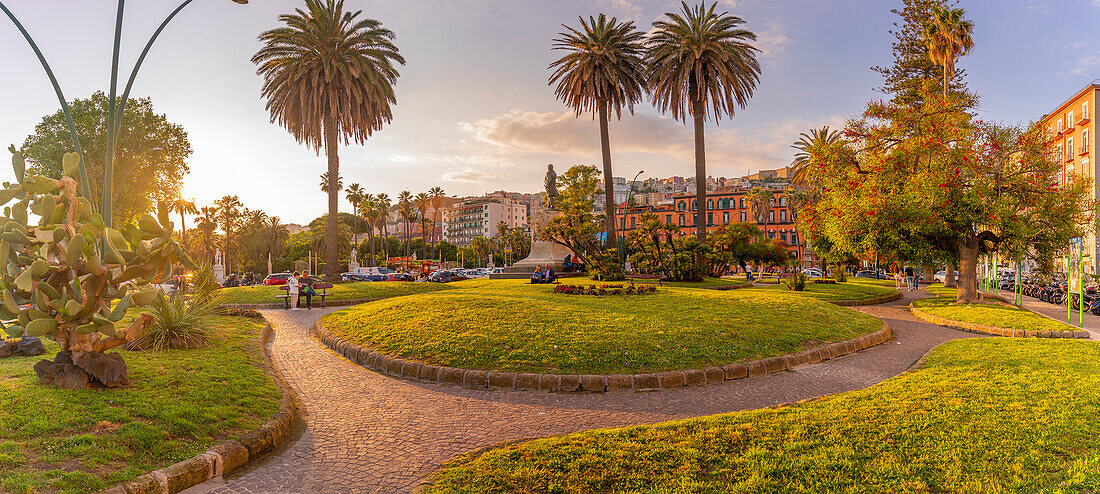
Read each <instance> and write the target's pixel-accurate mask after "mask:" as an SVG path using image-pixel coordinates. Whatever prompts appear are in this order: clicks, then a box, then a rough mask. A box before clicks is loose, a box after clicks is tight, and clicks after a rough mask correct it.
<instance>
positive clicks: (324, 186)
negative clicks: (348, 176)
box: [321, 172, 344, 192]
mask: <svg viewBox="0 0 1100 494" xmlns="http://www.w3.org/2000/svg"><path fill="white" fill-rule="evenodd" d="M343 186H344V177H341V176H339V175H337V176H336V189H337V190H339V189H340V187H343ZM321 192H328V172H324V173H322V174H321Z"/></svg>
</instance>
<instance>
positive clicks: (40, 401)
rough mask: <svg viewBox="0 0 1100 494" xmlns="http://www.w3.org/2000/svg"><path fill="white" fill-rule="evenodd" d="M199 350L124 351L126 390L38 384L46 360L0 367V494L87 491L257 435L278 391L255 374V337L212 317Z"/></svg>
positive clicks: (237, 323)
mask: <svg viewBox="0 0 1100 494" xmlns="http://www.w3.org/2000/svg"><path fill="white" fill-rule="evenodd" d="M212 326H213V327H212V328H211V336H212V340H211V341H212V344H211V346H209V347H208V348H204V349H201V350H183V351H181V350H173V351H167V352H127V351H122V352H121V353H122V356H123V358H124V359H125V360H126V364H127V365H128V366H129V368H130V379H131V381H133V384H132V386H131V387H130V388H129V389H120V390H111V391H97V390H80V391H67V390H62V389H57V388H53V387H43V386H39V385H38V380H37V378H36V377H35V373H34V370H33V369H32V368H31V366H33V365H34V364H35V363H36V362H38V361H39V360H40V359H42V358H46V357H51V358H52V356H53V355H54V354H55V353H56V352H57V350H58V348H57V344H55V343H53V342H52V341H49V340H43V342H44V343H46V349H47V351H48V352H50V353H48V354H47V355H44V356H42V357H12V358H8V359H3V360H0V491H2V492H42V491H45V492H50V491H56V492H91V491H95V490H98V489H102V488H104V487H107V486H109V485H111V484H114V483H118V482H123V481H127V480H130V479H132V478H134V477H137V476H138V475H141V474H144V473H145V472H148V471H150V470H155V469H158V468H163V467H165V466H168V465H170V464H172V463H175V462H177V461H180V460H183V459H186V458H189V457H191V456H194V455H196V454H199V453H202V452H203V451H205V450H206V449H207V448H209V447H210V446H211V445H213V444H214V443H215V442H217V440H219V439H222V438H226V437H237V436H239V435H241V434H244V433H247V432H249V431H251V430H253V429H255V428H256V427H259V425H260V424H262V423H263V421H264V420H265V419H266V418H267V417H270V416H271V415H274V414H275V412H276V411H278V408H279V399H280V398H281V395H282V394H281V391H280V390H279V387H278V385H277V384H275V382H274V381H273V380H272V379H271V377H270V376H268V375H267V373H266V372H264V370H263V369H262V368H261V367H260V366H261V365H262V364H261V362H262V361H263V357H262V356H261V354H260V346H259V341H258V338H259V332H260V330H261V329H262V327H263V323H262V321H260V322H258V321H255V320H251V319H246V318H230V317H217V318H214V324H213V325H212Z"/></svg>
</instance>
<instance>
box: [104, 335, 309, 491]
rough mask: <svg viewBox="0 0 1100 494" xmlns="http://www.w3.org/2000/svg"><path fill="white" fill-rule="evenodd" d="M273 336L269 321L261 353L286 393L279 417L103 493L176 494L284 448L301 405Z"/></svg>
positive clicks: (261, 340)
mask: <svg viewBox="0 0 1100 494" xmlns="http://www.w3.org/2000/svg"><path fill="white" fill-rule="evenodd" d="M271 332H272V328H271V323H269V322H266V321H265V324H264V329H263V331H261V332H260V345H261V348H262V351H261V352H260V353H261V354H262V355H263V358H264V365H265V366H266V367H267V370H268V372H269V374H270V375H271V376H272V377H273V378H274V379H275V382H277V383H278V384H279V387H280V388H282V391H283V398H282V399H281V400H280V401H279V411H278V412H276V413H275V415H273V416H272V417H271V418H269V419H267V421H265V422H264V423H263V425H261V426H260V427H259V428H257V429H256V430H254V431H252V432H249V433H248V434H245V435H243V436H241V438H240V439H239V440H233V439H227V440H225V441H221V442H219V443H218V444H215V445H214V446H212V447H211V448H210V449H208V450H206V452H205V453H201V454H198V455H196V456H192V457H191V458H188V459H186V460H183V461H181V462H178V463H175V464H172V465H169V466H167V467H164V468H162V469H160V470H155V471H152V472H149V473H147V474H145V475H142V476H140V477H138V478H136V479H133V480H131V481H129V482H126V483H123V484H121V485H117V486H114V487H112V488H109V489H106V490H103V491H100V492H102V493H104V494H176V493H177V492H180V491H183V490H184V489H187V488H189V487H193V486H196V485H198V484H201V483H203V482H206V481H207V480H210V479H212V478H215V477H220V476H222V475H225V474H227V473H229V472H232V471H234V470H236V469H238V468H240V467H242V466H244V465H246V464H248V463H250V462H253V461H256V460H257V459H259V458H260V457H261V456H263V455H264V454H266V453H268V452H270V451H272V450H273V449H275V448H276V447H278V446H279V445H280V444H282V442H283V440H284V439H286V437H287V435H289V434H290V431H291V428H292V427H293V425H294V421H295V420H296V419H297V417H298V414H299V411H300V410H301V405H300V403H299V401H298V397H297V395H296V394H295V393H294V390H293V388H291V387H290V385H289V384H288V383H287V381H286V379H285V378H284V377H283V376H282V374H280V373H279V372H278V371H277V370H275V366H274V364H273V363H272V361H271V354H270V352H269V350H268V348H267V341H268V339H269V338H270V337H271Z"/></svg>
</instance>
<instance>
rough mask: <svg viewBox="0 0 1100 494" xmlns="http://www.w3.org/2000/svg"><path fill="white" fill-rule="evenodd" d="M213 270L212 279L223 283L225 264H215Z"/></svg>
mask: <svg viewBox="0 0 1100 494" xmlns="http://www.w3.org/2000/svg"><path fill="white" fill-rule="evenodd" d="M213 270H214V281H217V282H218V283H225V266H222V265H221V264H215V265H214V267H213Z"/></svg>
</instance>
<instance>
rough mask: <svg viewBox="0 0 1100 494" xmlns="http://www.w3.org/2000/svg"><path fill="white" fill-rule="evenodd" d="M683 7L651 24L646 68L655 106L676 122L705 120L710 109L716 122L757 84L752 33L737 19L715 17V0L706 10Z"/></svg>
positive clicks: (724, 14) (739, 105)
mask: <svg viewBox="0 0 1100 494" xmlns="http://www.w3.org/2000/svg"><path fill="white" fill-rule="evenodd" d="M682 5H683V11H682V12H680V13H674V12H669V13H666V14H665V15H666V16H668V18H669V20H660V21H657V22H654V23H653V27H654V32H653V34H652V35H651V36H650V38H649V42H648V48H649V65H648V66H647V67H646V79H647V80H648V81H649V91H650V93H651V94H652V97H653V104H654V105H656V106H657V108H658V109H659V110H661V112H666V111H671V112H672V117H673V118H675V119H677V120H685V121H686V120H687V118H688V117H689V116H692V117H696V116H702V117H704V118H705V117H706V116H707V114H708V110H707V108H708V106H709V107H710V110H711V111H712V112H713V114H714V118H715V120H721V118H722V117H723V116H724V115H729V116H731V117H732V116H733V115H734V110H735V107H737V108H744V107H745V105H747V104H748V102H749V98H750V97H752V93H753V91H754V90H755V89H756V83H757V82H759V81H760V63H759V62H758V61H757V60H756V54H757V53H759V52H760V50H759V49H757V48H756V47H755V46H753V45H751V44H750V43H749V42H750V41H756V35H755V34H753V33H752V32H751V31H748V30H745V29H742V28H741V27H740V26H741V24H744V22H745V21H744V20H742V19H741V18H740V17H737V16H735V15H730V14H729V13H728V12H722V13H721V14H717V13H715V12H714V9H715V7H717V6H718V4H717V2H716V3H714V4H711V6H710V8H706V7H705V6H704V5H698V6H696V7H694V8H692V7H688V5H687V3H686V2H682ZM708 100H709V102H708Z"/></svg>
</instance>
